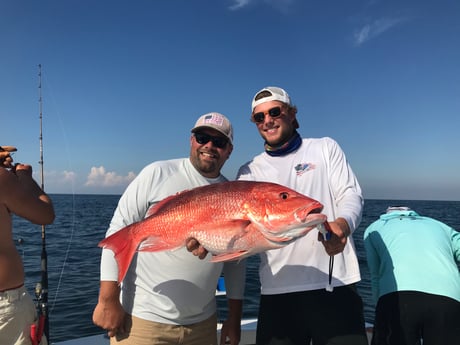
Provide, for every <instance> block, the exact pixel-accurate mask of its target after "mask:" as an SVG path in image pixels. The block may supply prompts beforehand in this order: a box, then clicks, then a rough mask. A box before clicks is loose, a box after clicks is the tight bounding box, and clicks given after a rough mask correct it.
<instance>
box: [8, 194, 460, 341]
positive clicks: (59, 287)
mask: <svg viewBox="0 0 460 345" xmlns="http://www.w3.org/2000/svg"><path fill="white" fill-rule="evenodd" d="M51 197H52V199H53V202H54V205H55V211H56V220H55V222H54V224H52V225H50V226H47V227H46V231H45V233H46V249H47V257H48V279H49V283H48V285H49V294H48V308H49V322H50V339H51V341H52V342H58V341H63V340H68V339H74V338H79V337H83V336H88V335H93V334H98V333H102V332H103V331H102V330H101V329H100V328H98V327H96V326H94V325H93V323H92V312H93V309H94V306H95V305H96V303H97V297H98V290H99V259H100V248H98V247H97V243H98V242H99V241H100V240H101V239H102V238H103V237H104V235H105V231H106V229H107V227H108V224H109V222H110V219H111V217H112V214H113V211H114V210H115V207H116V205H117V202H118V199H119V196H117V195H62V194H56V195H51ZM396 205H406V206H409V207H411V208H412V209H414V210H416V211H417V212H418V213H420V214H422V215H426V216H429V217H433V218H436V219H438V220H441V221H443V222H445V223H446V224H448V225H450V226H452V227H454V228H455V229H457V230H460V202H459V201H411V200H366V202H365V207H364V212H363V219H362V222H361V224H360V227H359V228H358V229H357V230H356V232H355V233H354V240H355V244H356V248H357V252H358V258H359V262H360V268H361V276H362V280H361V282H360V283H359V284H358V291H359V293H360V294H361V296H362V298H363V301H364V313H365V318H366V321H367V322H371V323H372V322H373V313H374V305H373V303H372V300H371V293H370V281H369V273H368V269H367V263H366V255H365V252H364V248H363V243H362V236H363V232H364V230H365V228H366V227H367V226H368V225H369V224H370V223H371V222H373V221H374V220H375V219H377V217H378V216H379V215H380V214H381V213H382V212H384V211H385V210H386V208H387V207H388V206H396ZM14 227H15V230H14V239H15V240H16V242H17V248H18V250H19V252H20V253H21V254H22V258H23V261H24V266H25V271H26V286H27V288H28V289H29V291H30V293H31V294H32V296H34V289H35V285H36V283H37V282H39V281H40V277H41V273H40V255H41V249H42V241H41V227H40V226H36V225H33V224H30V223H28V222H26V221H24V220H22V219H20V218H15V219H14ZM257 265H258V257H257V256H253V257H250V258H249V259H248V272H247V285H246V297H245V304H244V312H243V313H244V315H243V317H256V316H257V309H258V300H259V281H258V273H257ZM217 303H218V309H219V317H222V318H223V317H225V315H226V308H225V306H226V301H225V297H220V296H218V297H217Z"/></svg>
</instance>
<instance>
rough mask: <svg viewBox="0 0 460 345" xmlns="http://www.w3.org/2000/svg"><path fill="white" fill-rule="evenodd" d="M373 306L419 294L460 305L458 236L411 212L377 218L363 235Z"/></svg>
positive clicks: (394, 212) (430, 219) (391, 213)
mask: <svg viewBox="0 0 460 345" xmlns="http://www.w3.org/2000/svg"><path fill="white" fill-rule="evenodd" d="M364 246H365V249H366V254H367V263H368V267H369V270H370V274H371V285H372V295H373V298H374V301H375V302H377V300H378V298H379V297H381V296H383V295H385V294H388V293H391V292H395V291H420V292H425V293H430V294H435V295H441V296H446V297H450V298H453V299H455V300H457V301H460V272H459V269H458V266H457V264H458V263H459V262H460V233H459V232H458V231H456V230H454V229H453V228H451V227H450V226H448V225H446V224H444V223H442V222H440V221H437V220H435V219H433V218H429V217H423V216H420V215H419V214H417V213H416V212H414V211H412V210H407V211H401V210H397V211H392V212H390V213H386V214H383V215H381V216H380V218H379V219H378V220H377V221H375V222H373V223H372V224H371V225H369V227H368V228H367V229H366V231H365V232H364Z"/></svg>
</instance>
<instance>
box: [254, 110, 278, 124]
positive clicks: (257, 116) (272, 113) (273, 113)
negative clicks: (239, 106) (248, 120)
mask: <svg viewBox="0 0 460 345" xmlns="http://www.w3.org/2000/svg"><path fill="white" fill-rule="evenodd" d="M265 114H268V115H270V117H272V118H276V117H279V116H280V115H281V107H274V108H271V109H269V110H268V111H266V112H263V111H261V112H259V113H255V114H253V115H252V121H253V122H255V123H261V122H263V121H264V120H265Z"/></svg>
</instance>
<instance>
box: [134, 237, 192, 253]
mask: <svg viewBox="0 0 460 345" xmlns="http://www.w3.org/2000/svg"><path fill="white" fill-rule="evenodd" d="M181 246H183V245H182V244H181V245H179V246H176V245H175V244H174V243H171V242H166V241H163V240H162V239H161V238H160V237H159V236H149V237H147V238H146V239H145V240H144V241H142V243H141V244H140V246H139V248H138V249H137V250H138V251H139V252H159V251H162V250H171V249H176V248H178V247H181Z"/></svg>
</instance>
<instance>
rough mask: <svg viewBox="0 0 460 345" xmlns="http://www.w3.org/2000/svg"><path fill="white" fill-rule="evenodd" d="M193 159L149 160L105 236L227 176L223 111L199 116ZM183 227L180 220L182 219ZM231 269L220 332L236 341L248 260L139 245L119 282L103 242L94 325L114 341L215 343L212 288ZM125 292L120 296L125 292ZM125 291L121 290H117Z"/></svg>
mask: <svg viewBox="0 0 460 345" xmlns="http://www.w3.org/2000/svg"><path fill="white" fill-rule="evenodd" d="M191 132H192V135H191V137H190V156H189V157H188V158H180V159H173V160H167V161H158V162H154V163H151V164H150V165H148V166H146V167H145V168H144V169H143V170H142V171H141V172H140V174H139V175H138V176H137V177H136V178H135V179H134V180H133V182H132V183H131V184H130V185H129V186H128V188H127V189H126V191H125V192H124V193H123V195H122V196H121V198H120V201H119V203H118V206H117V209H116V210H115V213H114V216H113V218H112V221H111V223H110V227H109V229H108V230H107V233H106V236H109V235H111V234H112V233H114V232H116V231H118V230H120V229H121V228H123V227H125V226H127V225H129V224H132V223H134V222H137V221H140V220H142V219H144V218H145V216H146V214H147V211H148V210H149V209H150V207H152V206H154V205H155V204H157V203H158V202H159V201H161V200H163V199H164V198H166V197H168V196H170V195H174V194H176V193H177V192H181V191H183V190H186V189H192V188H194V187H199V186H203V185H207V184H211V183H218V182H224V181H227V178H225V177H224V176H223V175H222V174H221V173H220V171H221V168H222V166H223V165H224V163H225V162H226V161H227V159H228V158H229V157H230V154H231V153H232V150H233V128H232V125H231V123H230V121H229V120H228V119H227V118H226V117H225V116H224V115H222V114H219V113H209V114H205V115H203V116H201V117H200V118H199V119H198V120H197V121H196V123H195V126H194V127H193V128H192V130H191ZM178 226H180V224H178ZM222 270H223V271H224V274H225V276H226V280H225V282H226V290H227V298H228V299H229V300H228V302H229V314H228V318H227V320H226V321H225V322H224V325H223V328H222V331H221V339H223V341H222V343H225V339H229V341H230V344H232V345H237V344H238V343H239V340H240V335H241V328H240V327H241V326H240V324H241V315H242V300H243V294H244V282H245V264H244V261H242V262H240V263H236V262H229V263H225V264H223V263H212V262H210V258H205V259H203V260H198V259H197V258H195V257H194V256H193V255H191V254H190V253H189V252H188V251H187V249H185V248H181V249H177V250H174V251H163V252H155V253H154V252H138V253H137V255H136V256H135V257H134V259H133V262H132V263H131V265H130V268H129V270H128V273H127V274H126V277H125V278H124V280H123V282H122V284H121V287H120V286H118V283H117V275H118V267H117V264H116V261H115V259H114V257H113V252H112V251H111V250H109V249H103V251H102V257H101V282H100V283H101V286H100V293H99V301H98V304H97V306H96V308H95V310H94V313H93V321H94V323H95V324H96V325H98V326H100V327H102V328H103V329H106V330H107V331H108V334H109V336H110V337H111V339H110V343H111V344H112V345H113V344H122V345H154V344H179V343H180V344H184V345H203V344H206V345H208V344H211V345H216V344H217V335H216V333H217V331H216V330H217V317H216V301H215V291H216V286H217V282H218V279H219V277H220V274H221V272H222ZM120 293H121V295H120ZM120 296H121V297H120Z"/></svg>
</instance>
